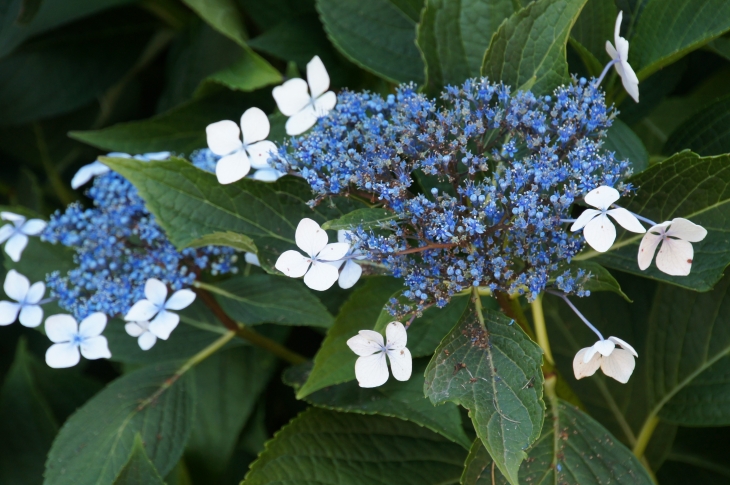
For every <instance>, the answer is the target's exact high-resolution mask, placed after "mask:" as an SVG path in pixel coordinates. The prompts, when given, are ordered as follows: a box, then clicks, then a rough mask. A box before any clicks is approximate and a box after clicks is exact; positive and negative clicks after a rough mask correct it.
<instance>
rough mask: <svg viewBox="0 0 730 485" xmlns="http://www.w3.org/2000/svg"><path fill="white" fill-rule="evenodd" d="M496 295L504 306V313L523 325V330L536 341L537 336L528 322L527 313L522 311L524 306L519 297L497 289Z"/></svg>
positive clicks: (500, 304) (502, 306)
mask: <svg viewBox="0 0 730 485" xmlns="http://www.w3.org/2000/svg"><path fill="white" fill-rule="evenodd" d="M494 296H495V297H496V298H497V302H498V303H499V306H500V307H501V308H502V311H504V314H505V315H507V316H508V317H510V318H511V319H512V320H514V321H515V322H517V324H518V325H519V326H520V327H522V330H524V331H525V333H526V334H527V336H528V337H530V338H531V339H532V340H533V341H535V340H536V339H537V337H535V332H534V331H533V330H532V327H530V324H529V323H528V322H527V318H526V317H525V313H524V312H523V311H522V306H520V300H519V298H514V299H513V298H510V296H509V295H508V294H507V293H504V292H501V291H495V292H494Z"/></svg>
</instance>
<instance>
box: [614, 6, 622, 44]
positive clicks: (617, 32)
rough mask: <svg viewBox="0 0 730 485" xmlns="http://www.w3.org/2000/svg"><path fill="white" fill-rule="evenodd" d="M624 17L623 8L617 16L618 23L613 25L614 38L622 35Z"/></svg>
mask: <svg viewBox="0 0 730 485" xmlns="http://www.w3.org/2000/svg"><path fill="white" fill-rule="evenodd" d="M623 19H624V12H623V10H620V11H619V13H618V15H617V16H616V24H615V25H614V27H613V40H616V39H618V38H619V37H621V35H620V34H621V22H622V21H623Z"/></svg>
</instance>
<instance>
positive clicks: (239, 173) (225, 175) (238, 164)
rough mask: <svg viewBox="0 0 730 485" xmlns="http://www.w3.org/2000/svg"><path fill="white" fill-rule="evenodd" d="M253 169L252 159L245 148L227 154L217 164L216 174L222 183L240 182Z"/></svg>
mask: <svg viewBox="0 0 730 485" xmlns="http://www.w3.org/2000/svg"><path fill="white" fill-rule="evenodd" d="M250 171H251V161H250V160H249V159H248V155H246V152H245V151H243V150H239V151H237V152H233V153H232V154H230V155H227V156H225V157H223V158H221V159H220V160H218V162H217V163H216V164H215V176H216V177H217V178H218V183H219V184H222V185H227V184H232V183H233V182H238V181H239V180H241V179H242V178H243V177H245V176H246V175H248V172H250Z"/></svg>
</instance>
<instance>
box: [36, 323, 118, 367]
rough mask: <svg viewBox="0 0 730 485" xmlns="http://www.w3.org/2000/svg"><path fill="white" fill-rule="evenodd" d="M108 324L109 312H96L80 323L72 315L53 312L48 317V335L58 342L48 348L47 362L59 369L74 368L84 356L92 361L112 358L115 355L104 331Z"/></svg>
mask: <svg viewBox="0 0 730 485" xmlns="http://www.w3.org/2000/svg"><path fill="white" fill-rule="evenodd" d="M104 327H106V315H104V314H103V313H100V312H96V313H92V314H91V315H89V316H88V317H86V318H84V319H83V320H81V324H80V325H77V324H76V319H75V318H74V317H72V316H71V315H53V316H50V317H48V318H46V327H45V329H46V335H47V336H48V338H49V339H51V342H54V344H53V345H51V346H50V347H49V348H48V350H47V351H46V364H48V365H49V366H50V367H53V368H55V369H62V368H65V367H73V366H75V365H76V364H78V363H79V360H81V357H80V356H79V350H81V355H83V356H84V357H85V358H87V359H89V360H96V359H108V358H110V357H111V356H112V354H111V352H109V345H108V343H107V341H106V337H102V336H101V332H103V331H104Z"/></svg>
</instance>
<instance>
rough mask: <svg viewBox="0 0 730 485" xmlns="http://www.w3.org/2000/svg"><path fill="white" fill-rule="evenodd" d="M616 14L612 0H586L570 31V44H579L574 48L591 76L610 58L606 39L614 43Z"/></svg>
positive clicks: (599, 70) (600, 69)
mask: <svg viewBox="0 0 730 485" xmlns="http://www.w3.org/2000/svg"><path fill="white" fill-rule="evenodd" d="M617 14H618V11H617V9H616V3H615V2H614V0H588V2H587V3H586V5H585V7H583V11H582V12H581V13H580V16H579V17H578V20H577V21H576V22H575V25H574V26H573V30H571V32H570V41H571V44H572V45H573V46H574V47H576V44H578V45H579V46H580V47H578V48H576V50H577V51H578V54H579V55H580V56H581V58H582V59H583V63H584V64H585V65H586V67H587V68H588V70H589V72H590V73H591V75H593V76H596V77H598V76H599V75H600V74H601V71H602V70H603V66H604V64H605V63H606V62H608V61H609V60H610V58H609V57H608V54H607V53H606V41H607V40H610V41H611V43H612V44H613V43H614V41H613V27H614V25H615V23H616V15H617ZM581 48H582V49H581Z"/></svg>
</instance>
